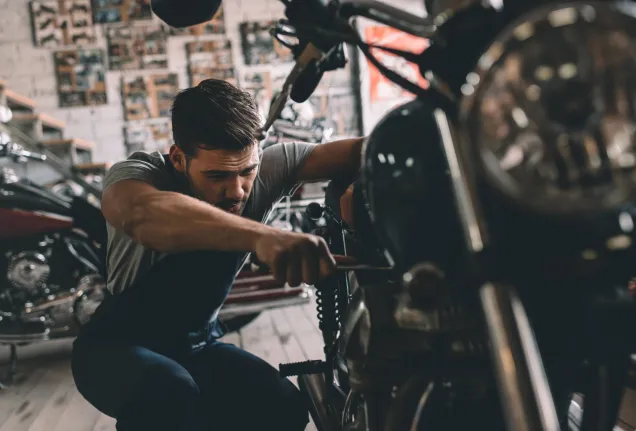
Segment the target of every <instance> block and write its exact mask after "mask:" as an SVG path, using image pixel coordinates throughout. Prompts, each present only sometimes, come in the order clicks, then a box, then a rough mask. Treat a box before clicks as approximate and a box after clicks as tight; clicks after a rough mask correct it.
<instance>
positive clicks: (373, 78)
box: [365, 25, 429, 102]
mask: <svg viewBox="0 0 636 431" xmlns="http://www.w3.org/2000/svg"><path fill="white" fill-rule="evenodd" d="M365 41H366V42H367V43H369V44H378V45H382V46H386V47H389V48H395V49H402V50H405V51H411V52H415V53H417V52H422V51H423V50H425V49H426V48H428V45H429V42H428V40H427V39H423V38H421V37H416V36H412V35H410V34H407V33H404V32H402V31H399V30H395V29H393V28H390V27H386V26H381V25H373V26H369V27H367V28H366V29H365ZM371 52H372V53H373V55H374V56H375V57H376V58H377V59H378V60H379V61H380V62H381V63H382V64H383V65H385V66H387V67H388V68H390V69H391V70H394V71H396V72H398V73H399V74H400V75H402V76H403V77H405V78H407V79H409V80H411V81H412V82H415V83H418V84H419V85H420V86H422V87H424V88H426V86H427V85H428V83H427V81H426V80H425V79H424V78H423V77H422V76H421V74H420V70H419V68H418V66H417V65H415V64H413V63H410V62H408V61H406V60H405V59H403V58H401V57H398V56H395V55H392V54H389V53H388V52H386V51H382V50H379V49H377V48H371ZM367 64H368V66H369V83H370V92H371V94H370V96H371V102H377V101H382V100H395V99H399V98H402V97H409V96H413V95H412V94H411V93H409V92H408V91H406V90H404V89H403V88H401V87H399V86H398V85H396V84H394V83H393V82H391V81H389V80H388V79H387V78H386V77H384V76H383V75H382V74H381V73H380V71H379V70H378V69H377V68H376V67H375V66H374V65H372V64H371V63H369V62H367Z"/></svg>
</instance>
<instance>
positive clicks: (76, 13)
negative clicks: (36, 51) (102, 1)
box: [29, 0, 96, 48]
mask: <svg viewBox="0 0 636 431" xmlns="http://www.w3.org/2000/svg"><path fill="white" fill-rule="evenodd" d="M29 9H30V11H31V19H32V23H33V43H34V45H35V46H37V47H43V48H57V47H64V46H71V45H73V46H81V45H91V44H94V43H95V40H96V38H95V27H94V26H93V15H92V10H91V3H90V0H45V1H43V0H37V1H35V0H33V1H31V2H30V3H29Z"/></svg>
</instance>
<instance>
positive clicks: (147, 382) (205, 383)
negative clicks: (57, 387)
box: [72, 341, 308, 431]
mask: <svg viewBox="0 0 636 431" xmlns="http://www.w3.org/2000/svg"><path fill="white" fill-rule="evenodd" d="M72 370H73V377H74V379H75V384H76V385H77V388H78V390H79V392H80V393H81V394H82V395H83V396H84V398H86V400H88V402H89V403H91V404H92V405H93V406H94V407H96V408H97V409H98V410H100V411H101V412H102V413H105V414H106V415H108V416H111V417H114V418H116V419H117V430H118V431H141V430H153V431H163V430H165V431H199V430H201V431H203V430H206V431H208V430H210V431H212V430H214V431H216V430H218V431H225V430H232V431H242V430H246V431H247V430H250V431H252V430H276V431H301V430H304V429H305V428H306V425H307V423H308V411H307V408H306V406H305V404H304V402H303V400H302V398H301V394H300V392H299V391H298V389H297V388H296V387H295V386H294V385H293V384H292V383H291V382H290V381H289V380H287V379H284V378H281V377H280V375H279V374H278V371H277V370H276V369H274V368H273V367H271V366H270V365H269V364H267V363H266V362H265V361H263V360H262V359H260V358H258V357H256V356H254V355H252V354H251V353H248V352H246V351H244V350H241V349H239V348H238V347H236V346H233V345H231V344H226V343H221V342H218V341H215V342H211V343H209V344H208V345H206V346H205V347H203V348H201V349H198V350H195V351H192V352H191V353H188V354H185V355H183V356H182V357H177V358H169V357H167V356H164V355H161V354H158V353H156V352H154V351H152V350H149V349H147V348H145V347H141V346H136V345H127V344H111V343H98V342H93V341H90V342H76V343H75V346H74V348H73V360H72Z"/></svg>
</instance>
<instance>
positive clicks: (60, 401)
mask: <svg viewBox="0 0 636 431" xmlns="http://www.w3.org/2000/svg"><path fill="white" fill-rule="evenodd" d="M69 371H70V370H69ZM76 392H77V389H76V388H75V382H74V381H73V376H72V375H70V372H69V373H68V375H67V379H66V380H65V381H64V382H62V384H61V385H60V386H59V387H58V388H57V390H56V391H55V392H54V393H53V395H52V396H51V397H49V399H48V401H46V404H44V406H43V407H42V410H41V411H40V412H39V414H38V415H37V416H36V418H35V420H34V421H33V423H32V424H31V426H30V427H29V428H28V430H29V431H49V430H51V429H52V428H53V427H54V426H56V425H57V423H58V422H59V421H60V419H61V417H62V414H63V413H64V411H65V410H66V407H67V406H68V403H69V400H71V399H72V398H73V396H74V395H75V393H76Z"/></svg>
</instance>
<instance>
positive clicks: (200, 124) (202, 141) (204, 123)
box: [172, 79, 261, 157]
mask: <svg viewBox="0 0 636 431" xmlns="http://www.w3.org/2000/svg"><path fill="white" fill-rule="evenodd" d="M260 127H261V118H260V115H259V113H258V109H257V108H256V104H255V103H254V100H253V99H252V97H251V96H250V95H249V93H247V92H245V91H243V90H241V89H239V88H236V87H235V86H233V85H232V84H229V83H227V82H225V81H221V80H219V79H206V80H204V81H201V83H200V84H199V85H197V86H196V87H192V88H188V89H186V90H183V91H181V92H180V93H179V94H177V97H175V99H174V102H173V104H172V136H173V138H174V142H175V144H176V145H178V146H179V148H181V149H182V150H183V152H184V153H185V154H186V155H187V156H189V157H193V156H195V155H196V151H197V148H202V149H209V150H238V151H241V150H245V149H247V148H249V147H250V146H251V145H253V144H254V142H256V138H257V136H258V130H259V128H260Z"/></svg>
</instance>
